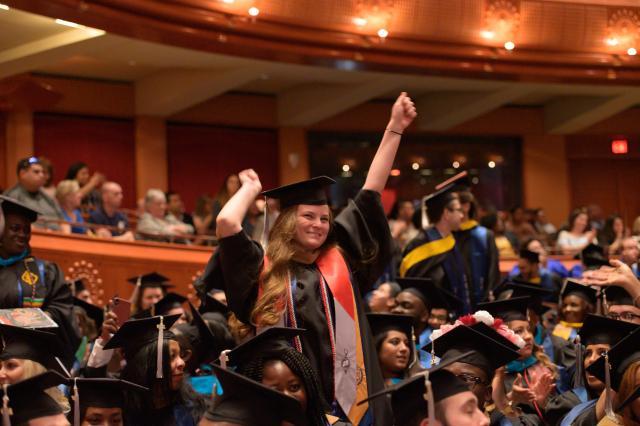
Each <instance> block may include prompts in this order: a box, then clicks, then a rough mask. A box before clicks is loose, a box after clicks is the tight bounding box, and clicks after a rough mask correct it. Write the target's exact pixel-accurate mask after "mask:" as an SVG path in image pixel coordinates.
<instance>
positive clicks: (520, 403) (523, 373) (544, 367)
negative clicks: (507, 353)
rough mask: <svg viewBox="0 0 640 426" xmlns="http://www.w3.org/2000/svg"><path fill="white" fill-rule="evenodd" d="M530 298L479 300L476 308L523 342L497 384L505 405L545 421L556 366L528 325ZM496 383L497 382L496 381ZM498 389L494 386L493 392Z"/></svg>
mask: <svg viewBox="0 0 640 426" xmlns="http://www.w3.org/2000/svg"><path fill="white" fill-rule="evenodd" d="M529 303H530V298H529V297H516V298H511V299H505V300H500V301H496V302H488V303H481V304H480V305H478V308H480V309H484V310H486V311H488V312H489V313H491V314H492V315H493V316H494V318H499V319H501V320H503V321H504V322H505V324H507V326H508V327H509V328H510V329H511V330H513V332H514V333H516V334H517V335H518V336H520V337H521V338H522V340H524V342H525V345H524V346H523V347H522V348H520V350H519V351H518V354H519V355H520V356H519V357H518V359H517V360H513V361H511V362H510V363H508V364H507V366H506V374H501V375H500V376H499V377H500V379H501V380H500V381H499V382H502V383H499V382H497V381H494V385H496V386H504V388H505V392H506V393H507V404H508V405H509V406H510V407H512V408H513V409H514V410H515V413H516V414H520V413H521V412H522V413H526V414H532V415H537V416H538V417H539V419H540V421H541V422H544V414H543V412H544V408H545V407H546V405H547V402H548V401H549V399H550V398H551V397H553V396H555V386H556V381H557V380H558V379H559V374H558V368H557V367H556V365H555V364H553V363H552V362H551V361H550V360H549V357H548V356H547V354H545V353H544V351H543V349H542V348H541V347H540V346H538V345H537V344H536V343H535V340H534V336H533V333H532V328H531V325H530V323H529V321H528V318H527V308H528V306H529ZM496 383H499V384H496ZM495 390H497V391H500V389H494V391H495Z"/></svg>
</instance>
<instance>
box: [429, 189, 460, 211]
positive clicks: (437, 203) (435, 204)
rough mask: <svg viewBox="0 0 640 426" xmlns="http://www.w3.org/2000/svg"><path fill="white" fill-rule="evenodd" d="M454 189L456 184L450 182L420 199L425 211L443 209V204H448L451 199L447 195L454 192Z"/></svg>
mask: <svg viewBox="0 0 640 426" xmlns="http://www.w3.org/2000/svg"><path fill="white" fill-rule="evenodd" d="M455 189H456V185H455V184H453V183H450V184H448V185H445V186H443V187H442V188H440V189H438V190H436V191H435V192H432V193H431V194H429V195H427V196H426V197H424V198H423V199H422V202H423V203H424V205H425V206H426V207H427V211H429V210H432V211H433V210H436V211H438V210H441V209H443V208H444V206H446V205H447V204H449V202H450V201H451V199H450V197H449V195H450V194H452V193H454V192H456V191H455Z"/></svg>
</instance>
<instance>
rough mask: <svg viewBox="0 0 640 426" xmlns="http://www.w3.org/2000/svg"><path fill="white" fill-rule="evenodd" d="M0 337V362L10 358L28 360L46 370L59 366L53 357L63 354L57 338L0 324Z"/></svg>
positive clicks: (50, 334) (53, 335)
mask: <svg viewBox="0 0 640 426" xmlns="http://www.w3.org/2000/svg"><path fill="white" fill-rule="evenodd" d="M0 336H1V337H2V342H3V348H2V352H0V360H2V361H6V360H8V359H10V358H17V359H28V360H30V361H35V362H37V363H39V364H41V365H43V366H44V367H45V368H47V369H57V368H59V364H58V362H57V361H56V359H55V357H63V356H64V354H65V348H64V347H63V346H62V345H61V343H60V339H58V336H57V335H56V334H54V333H49V332H47V331H42V330H38V329H32V328H24V327H15V326H12V325H5V324H0Z"/></svg>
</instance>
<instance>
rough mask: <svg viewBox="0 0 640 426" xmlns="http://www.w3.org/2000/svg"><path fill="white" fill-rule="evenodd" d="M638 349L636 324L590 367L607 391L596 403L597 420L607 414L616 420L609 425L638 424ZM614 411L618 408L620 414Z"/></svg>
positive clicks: (639, 334)
mask: <svg viewBox="0 0 640 426" xmlns="http://www.w3.org/2000/svg"><path fill="white" fill-rule="evenodd" d="M638 348H640V327H636V329H635V330H634V331H633V332H632V333H631V334H629V335H627V336H626V337H625V338H623V339H622V340H620V341H619V342H618V343H617V344H616V345H615V346H613V347H612V348H611V349H610V350H609V351H607V352H606V354H605V355H604V356H601V357H600V358H599V359H598V360H597V361H596V362H594V363H593V364H591V365H590V366H589V368H588V369H587V373H589V374H592V375H593V376H595V377H596V378H598V379H599V380H600V381H601V382H604V383H605V391H604V392H603V393H602V395H601V396H600V398H599V399H598V401H597V402H596V407H595V417H596V420H597V421H601V420H602V419H603V418H604V417H607V418H608V419H610V420H614V421H616V423H611V422H609V424H623V425H637V424H638V422H639V419H640V416H639V414H640V410H639V408H640V406H639V404H638V400H637V397H638V386H640V351H638ZM607 371H608V372H610V373H609V376H610V382H611V386H610V388H609V387H607V374H606V373H607ZM611 390H613V391H615V393H614V392H611ZM614 395H615V397H614ZM614 411H617V412H618V414H619V416H617V417H616V415H615V413H614ZM583 415H588V416H592V412H591V411H590V410H587V412H586V413H583ZM579 420H581V416H578V417H577V418H576V421H579ZM578 424H580V423H578ZM584 424H587V423H584ZM592 424H593V423H592Z"/></svg>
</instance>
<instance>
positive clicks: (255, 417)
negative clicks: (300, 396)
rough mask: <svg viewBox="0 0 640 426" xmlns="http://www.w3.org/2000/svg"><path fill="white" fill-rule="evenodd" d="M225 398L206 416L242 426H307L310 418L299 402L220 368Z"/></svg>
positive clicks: (215, 369)
mask: <svg viewBox="0 0 640 426" xmlns="http://www.w3.org/2000/svg"><path fill="white" fill-rule="evenodd" d="M213 370H214V373H215V375H216V377H217V379H218V380H219V381H220V385H221V386H222V389H223V392H224V393H223V395H222V396H221V397H220V398H219V400H217V401H216V402H215V404H214V405H213V407H212V408H210V409H209V410H208V412H207V414H206V415H205V417H206V418H207V419H208V420H211V421H214V422H216V421H217V422H229V423H233V424H239V425H242V426H280V425H281V424H282V423H283V422H285V421H286V422H289V423H292V424H293V425H295V426H307V425H308V424H309V419H307V416H306V413H305V412H304V410H303V409H302V405H301V404H300V403H299V402H298V400H296V399H294V398H291V397H290V396H287V395H285V394H284V393H282V392H278V391H277V390H274V389H271V388H269V387H267V386H264V385H263V384H262V383H258V382H256V381H254V380H251V379H249V378H248V377H245V376H242V375H240V374H237V373H235V372H233V371H231V370H227V369H226V368H222V367H220V366H217V365H214V366H213Z"/></svg>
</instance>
